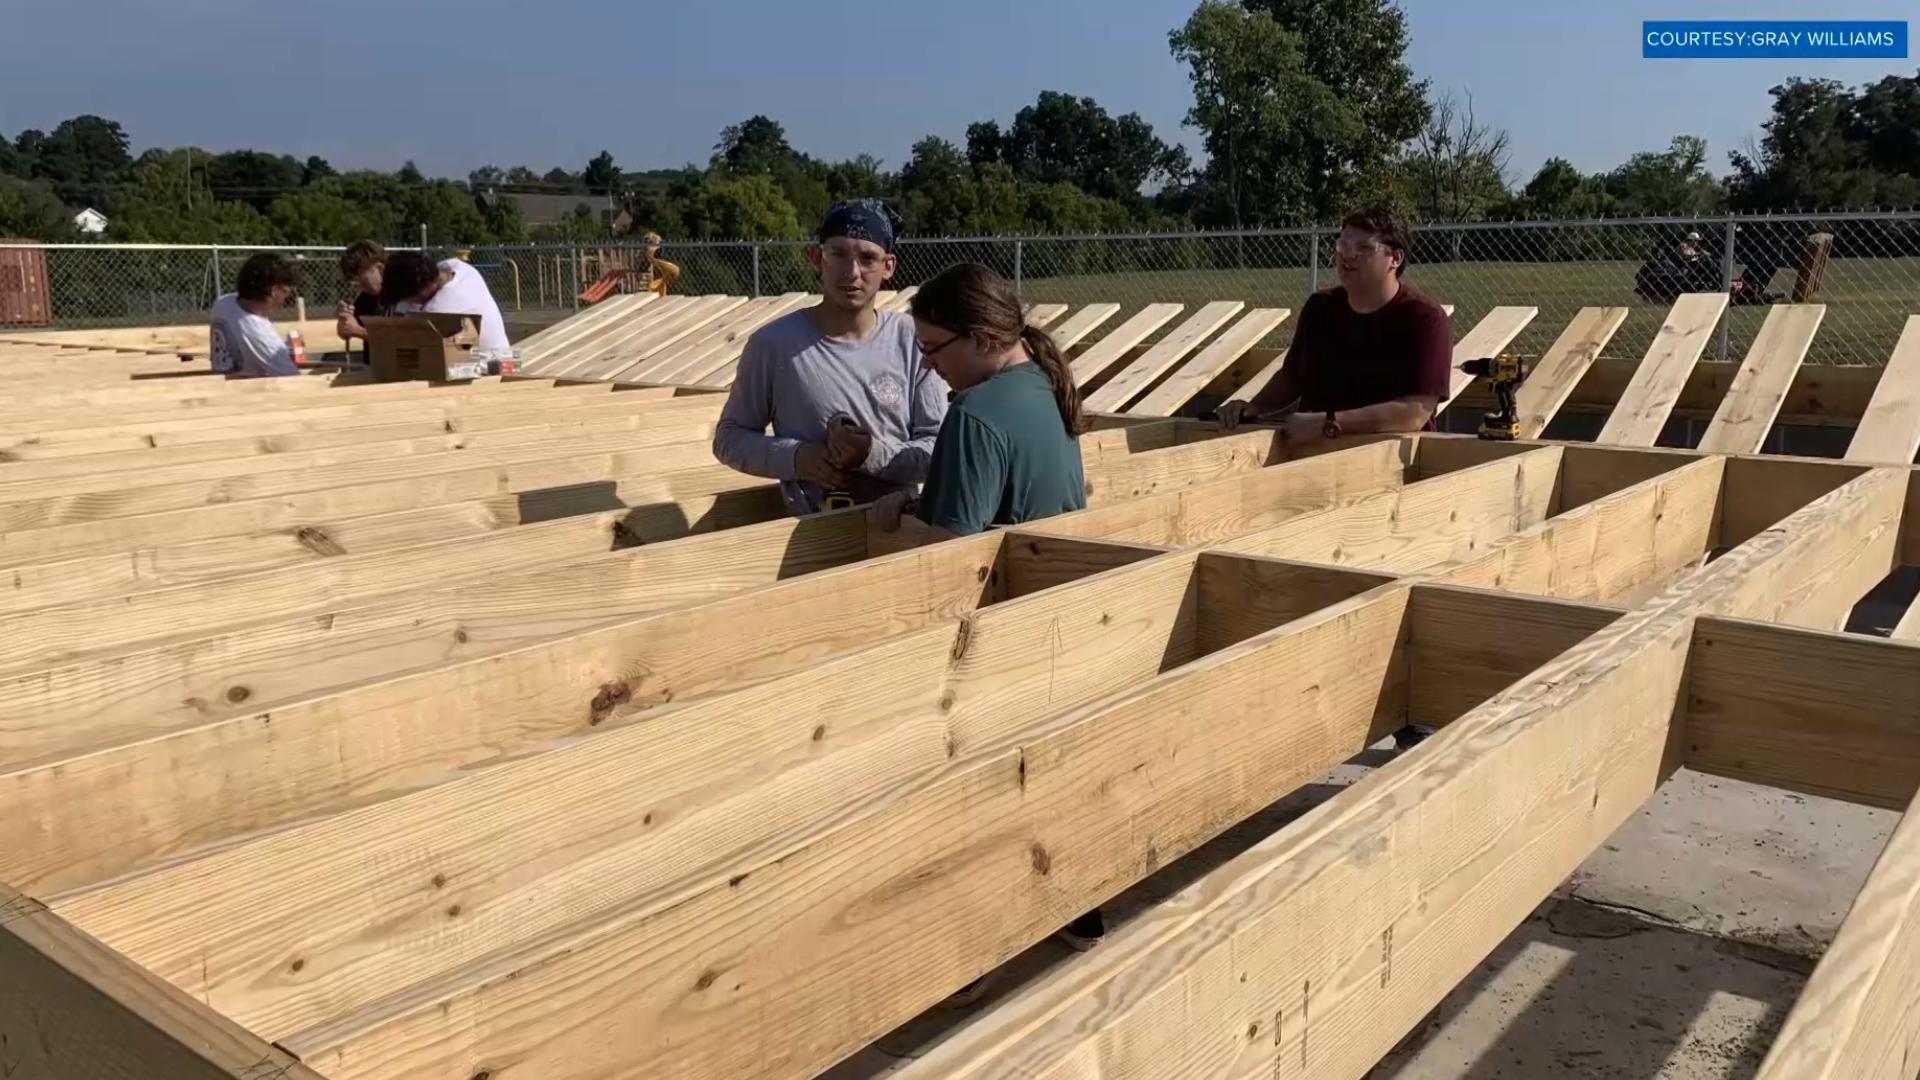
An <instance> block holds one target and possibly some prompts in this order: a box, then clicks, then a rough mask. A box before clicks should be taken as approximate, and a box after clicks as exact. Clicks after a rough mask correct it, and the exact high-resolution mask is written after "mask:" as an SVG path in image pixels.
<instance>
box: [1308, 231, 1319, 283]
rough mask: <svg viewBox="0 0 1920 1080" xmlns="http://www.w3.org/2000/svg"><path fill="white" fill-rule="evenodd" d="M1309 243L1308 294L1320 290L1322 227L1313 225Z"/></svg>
mask: <svg viewBox="0 0 1920 1080" xmlns="http://www.w3.org/2000/svg"><path fill="white" fill-rule="evenodd" d="M1307 235H1308V243H1307V295H1309V296H1311V295H1313V294H1314V293H1317V292H1319V291H1320V227H1319V226H1318V225H1316V226H1314V227H1313V231H1312V232H1311V233H1309V234H1307Z"/></svg>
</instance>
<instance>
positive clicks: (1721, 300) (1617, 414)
mask: <svg viewBox="0 0 1920 1080" xmlns="http://www.w3.org/2000/svg"><path fill="white" fill-rule="evenodd" d="M1726 310H1727V294H1726V293H1723V292H1720V293H1688V294H1687V295H1685V296H1682V297H1681V298H1680V299H1679V300H1677V301H1675V302H1674V305H1673V310H1672V311H1670V312H1669V313H1668V314H1667V319H1666V321H1665V322H1663V323H1661V324H1660V330H1659V332H1658V333H1657V334H1656V335H1655V336H1654V339H1653V344H1652V345H1650V346H1648V347H1647V353H1646V356H1645V357H1644V358H1642V359H1641V361H1640V367H1639V369H1638V370H1637V371H1635V372H1634V374H1633V381H1632V382H1631V383H1629V384H1628V385H1627V388H1626V389H1625V390H1624V391H1622V392H1621V394H1620V398H1619V401H1618V402H1617V403H1616V404H1615V405H1614V408H1613V412H1612V414H1611V415H1610V416H1608V417H1607V422H1606V424H1605V425H1604V426H1602V427H1601V429H1600V434H1599V436H1598V437H1597V438H1596V439H1595V440H1594V441H1596V442H1603V443H1619V444H1621V445H1624V446H1652V445H1653V444H1654V442H1655V441H1656V440H1658V439H1659V438H1660V432H1661V431H1662V430H1663V429H1664V428H1665V427H1666V426H1667V417H1668V416H1669V415H1670V414H1672V412H1673V406H1674V403H1675V402H1677V401H1678V400H1679V399H1680V391H1681V388H1682V387H1684V386H1685V385H1686V383H1687V377H1688V375H1689V374H1691V372H1692V371H1693V365H1694V364H1695V363H1697V362H1698V361H1699V359H1700V353H1701V352H1702V351H1703V350H1705V349H1706V347H1707V339H1708V337H1709V335H1711V334H1712V332H1713V328H1714V327H1715V326H1716V325H1718V324H1719V322H1720V316H1721V314H1722V313H1723V312H1725V311H1726Z"/></svg>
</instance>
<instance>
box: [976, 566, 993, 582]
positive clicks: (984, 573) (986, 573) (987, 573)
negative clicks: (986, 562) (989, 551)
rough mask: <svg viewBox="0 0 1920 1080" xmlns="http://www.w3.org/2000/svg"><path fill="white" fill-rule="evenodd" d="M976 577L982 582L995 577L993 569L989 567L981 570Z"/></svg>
mask: <svg viewBox="0 0 1920 1080" xmlns="http://www.w3.org/2000/svg"><path fill="white" fill-rule="evenodd" d="M974 576H975V577H977V578H978V579H979V580H981V581H985V580H987V578H989V577H991V576H993V568H992V567H988V566H983V567H981V568H980V569H979V571H978V572H977V573H976V574H975V575H974Z"/></svg>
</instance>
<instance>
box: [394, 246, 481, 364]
mask: <svg viewBox="0 0 1920 1080" xmlns="http://www.w3.org/2000/svg"><path fill="white" fill-rule="evenodd" d="M380 303H381V305H382V306H384V307H386V308H388V309H390V310H391V311H392V312H393V313H394V314H396V315H406V314H410V313H412V312H416V311H425V312H432V313H440V314H448V315H474V316H478V317H479V319H480V341H479V343H478V344H477V345H475V346H474V350H473V358H474V359H475V360H506V359H509V358H511V357H512V356H513V345H512V343H511V342H509V341H508V340H507V324H506V321H505V320H503V319H502V318H501V317H500V305H498V304H496V303H494V301H493V291H492V290H491V289H488V288H487V279H486V278H483V277H481V276H480V271H478V270H475V269H474V268H473V266H472V265H471V264H469V263H467V262H465V261H463V260H460V259H443V260H441V261H440V262H438V263H436V262H434V261H433V260H431V259H429V258H427V257H426V256H425V255H422V254H421V253H419V252H417V251H396V252H394V253H393V254H391V255H389V256H387V265H386V267H385V269H384V270H383V271H382V273H381V275H380Z"/></svg>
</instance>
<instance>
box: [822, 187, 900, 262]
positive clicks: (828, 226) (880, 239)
mask: <svg viewBox="0 0 1920 1080" xmlns="http://www.w3.org/2000/svg"><path fill="white" fill-rule="evenodd" d="M902 224H903V221H902V219H901V217H900V215H899V214H898V213H896V212H895V211H894V209H893V207H891V206H888V205H887V204H886V203H883V202H881V201H880V200H878V199H853V200H851V201H848V202H843V203H841V204H840V205H838V206H836V207H834V208H833V209H831V210H829V211H827V219H826V220H825V221H822V222H821V223H820V233H819V239H820V241H821V242H822V243H825V242H826V241H828V240H831V239H832V238H834V237H836V236H845V237H848V238H850V239H854V240H871V241H872V242H874V243H876V244H879V245H880V246H881V247H882V248H884V249H886V250H888V251H892V250H893V245H894V241H895V240H896V239H897V238H898V236H899V233H900V226H901V225H902Z"/></svg>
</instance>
